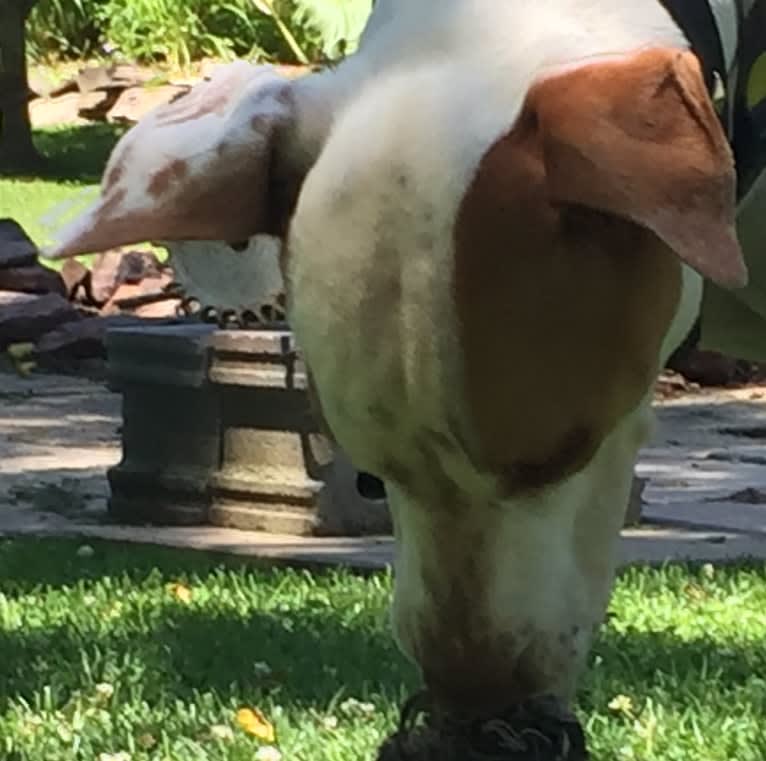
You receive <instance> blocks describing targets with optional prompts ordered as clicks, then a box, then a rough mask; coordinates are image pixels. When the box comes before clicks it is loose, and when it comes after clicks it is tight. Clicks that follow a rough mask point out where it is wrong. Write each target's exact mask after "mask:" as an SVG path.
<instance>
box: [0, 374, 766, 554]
mask: <svg viewBox="0 0 766 761" xmlns="http://www.w3.org/2000/svg"><path fill="white" fill-rule="evenodd" d="M657 406H658V426H657V431H656V433H655V436H654V439H653V441H652V443H651V446H649V447H647V449H646V450H645V451H644V453H643V456H642V458H641V462H640V465H639V468H638V473H639V475H641V476H642V477H644V478H646V479H648V484H647V488H646V491H645V494H644V497H645V499H646V501H647V504H646V507H645V510H644V516H645V522H644V525H643V526H642V527H640V528H638V529H630V530H626V531H624V532H623V537H622V545H621V562H622V563H637V562H642V563H661V562H664V561H666V560H669V559H682V558H691V559H696V560H703V561H711V562H716V561H723V560H730V559H735V558H740V557H746V556H753V557H758V558H762V559H765V560H766V467H764V466H765V465H766V387H764V388H760V387H755V388H754V387H749V388H746V389H742V390H737V391H715V392H702V393H697V394H693V395H689V396H684V397H681V398H679V399H676V400H673V401H666V402H662V403H659V404H658V405H657ZM119 426H120V398H119V396H118V395H117V394H114V393H112V392H110V391H108V390H107V389H106V388H105V386H104V385H102V384H98V383H93V382H91V381H87V380H82V379H79V378H72V377H65V376H55V375H33V376H30V377H28V378H25V377H20V376H18V375H16V374H14V373H10V372H3V371H0V536H14V535H27V536H77V537H82V538H83V539H84V540H85V539H88V538H100V539H110V540H117V541H129V542H139V543H150V544H160V545H165V546H169V547H186V548H193V549H200V550H212V551H219V552H228V553H235V554H241V555H247V556H252V557H254V558H256V559H259V560H263V561H264V562H278V563H287V564H296V565H326V564H343V565H348V566H350V567H354V568H358V569H375V568H382V567H385V566H387V565H389V564H390V562H391V559H392V552H393V542H392V540H391V539H390V538H389V537H373V538H365V539H312V538H300V537H293V536H279V535H273V534H262V533H257V532H247V531H236V530H232V529H220V528H208V527H192V528H158V527H156V526H151V527H150V526H147V527H135V526H122V525H115V524H113V523H110V522H109V520H108V516H107V512H106V503H107V498H108V493H109V489H108V485H107V481H106V475H105V473H106V470H107V468H109V467H110V466H112V465H114V464H116V463H117V462H118V461H119V459H120V438H119Z"/></svg>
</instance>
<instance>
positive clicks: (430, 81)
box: [288, 0, 701, 695]
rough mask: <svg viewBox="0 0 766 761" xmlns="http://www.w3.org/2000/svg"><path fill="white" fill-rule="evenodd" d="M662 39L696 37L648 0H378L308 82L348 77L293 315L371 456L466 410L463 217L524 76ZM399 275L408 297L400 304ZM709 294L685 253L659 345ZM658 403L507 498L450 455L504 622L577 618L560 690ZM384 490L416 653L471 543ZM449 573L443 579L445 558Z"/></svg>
mask: <svg viewBox="0 0 766 761" xmlns="http://www.w3.org/2000/svg"><path fill="white" fill-rule="evenodd" d="M652 45H675V46H678V47H684V46H686V43H685V41H684V38H683V36H682V35H681V33H680V31H679V30H678V29H677V28H676V27H675V26H674V25H673V23H672V22H671V20H670V18H669V17H668V15H667V14H666V12H665V11H664V9H662V7H661V6H660V5H659V3H656V2H654V1H653V0H626V1H623V2H614V0H590V1H589V2H584V1H582V0H580V1H577V0H558V1H557V0H536V1H535V2H528V0H433V1H432V2H427V1H426V0H422V1H421V2H412V0H380V2H378V4H377V6H376V10H375V13H374V14H373V16H372V18H371V20H370V23H369V25H368V28H367V30H366V32H365V35H364V37H363V39H362V43H361V46H360V49H359V52H358V53H357V54H356V55H355V56H353V57H352V58H351V59H349V60H348V62H346V63H345V64H344V65H342V66H341V67H340V68H339V69H338V70H337V71H333V72H331V73H329V74H327V75H324V76H323V77H322V78H318V79H316V80H314V81H313V82H310V83H307V84H306V88H307V90H308V89H311V90H313V97H315V98H318V97H320V96H319V93H321V91H322V90H323V88H325V87H326V88H327V90H328V92H329V91H334V92H339V91H343V92H344V93H346V94H345V95H344V96H343V97H342V98H341V99H340V100H341V101H342V102H343V104H344V105H343V107H342V108H339V110H338V112H337V113H336V115H335V116H334V117H333V118H332V119H330V120H328V122H327V123H326V125H325V126H326V129H328V130H329V138H328V139H327V142H326V144H325V146H324V149H323V152H322V154H321V156H320V158H319V160H318V162H317V163H316V165H315V166H314V168H313V170H312V171H311V173H310V174H309V176H308V178H307V180H306V183H305V185H304V187H303V191H302V193H301V197H300V200H299V204H298V208H297V211H296V214H295V217H294V219H293V223H292V226H291V231H290V237H289V246H290V249H291V257H290V269H289V272H288V276H289V278H290V280H291V285H292V297H293V298H292V304H291V321H292V325H293V327H294V329H295V332H296V336H297V339H298V342H299V344H300V346H301V348H302V350H303V352H304V353H305V355H306V358H307V361H308V363H309V365H310V366H311V368H312V371H313V372H314V374H315V376H316V380H317V385H318V387H319V389H320V394H321V398H322V404H323V410H324V413H325V415H326V417H327V419H328V421H329V423H330V425H331V427H332V429H333V431H334V433H335V434H336V435H337V436H338V438H339V441H340V442H341V444H342V445H343V447H344V448H345V449H346V451H348V452H349V454H350V455H351V457H352V459H353V460H354V462H355V464H356V465H357V466H358V467H361V468H366V469H369V470H372V471H373V472H375V471H376V470H379V469H380V467H381V465H382V462H381V459H380V458H381V456H382V453H384V452H386V451H391V450H392V448H395V449H396V451H397V452H398V453H400V454H401V453H404V454H406V455H407V456H409V457H411V458H412V462H417V452H416V451H415V449H414V448H412V449H411V450H410V449H409V448H411V447H412V440H413V437H414V436H416V435H417V433H418V431H420V430H423V429H432V430H436V431H440V432H443V433H444V432H446V431H445V426H444V421H445V420H446V419H447V417H448V416H449V415H450V414H454V413H456V412H459V409H458V406H459V403H460V402H459V395H458V391H457V385H458V382H457V376H458V352H459V346H457V345H456V343H455V335H456V333H457V330H456V325H455V314H454V306H453V303H452V299H451V295H450V287H449V286H450V282H451V279H452V261H453V244H452V233H453V228H454V221H455V215H456V212H457V209H458V206H459V204H460V202H461V199H462V198H463V196H464V195H465V192H466V189H467V187H468V185H469V183H470V181H471V179H472V177H473V174H474V172H475V171H476V168H477V165H478V162H479V161H480V159H481V157H482V155H483V154H484V153H485V152H486V150H487V149H488V148H489V147H490V146H491V145H492V144H493V143H494V142H495V140H496V139H497V138H498V137H499V136H500V135H501V134H503V133H504V132H506V131H507V130H509V129H510V127H511V126H512V124H513V122H514V120H515V118H516V116H517V114H518V112H519V109H520V107H521V103H522V99H523V97H524V95H525V93H526V92H527V90H528V88H529V86H530V83H531V82H532V81H533V80H534V79H535V78H536V77H539V76H541V75H543V74H544V73H545V72H546V71H550V70H551V69H552V68H554V67H560V66H566V65H571V64H572V63H574V62H578V61H588V60H590V59H592V58H594V57H601V56H604V55H620V54H622V53H626V52H628V51H632V50H636V49H640V48H643V47H647V46H652ZM352 85H353V86H352ZM334 88H338V89H334ZM402 177H403V178H405V184H404V185H402V180H401V178H402ZM430 243H433V244H434V245H432V246H431V245H430ZM392 293H394V294H397V295H398V298H394V299H393V303H394V306H393V311H387V307H388V305H389V304H390V303H391V298H390V294H392ZM700 293H701V281H700V278H699V276H698V275H696V274H695V273H693V272H692V271H691V270H688V269H687V268H684V293H683V298H682V300H681V303H680V305H679V311H678V315H677V318H676V320H675V322H674V324H673V326H672V327H671V329H670V331H669V333H668V337H667V339H666V342H665V347H664V349H663V353H664V354H668V353H669V351H670V350H672V348H673V347H674V346H675V345H677V344H678V343H679V342H680V340H681V339H682V338H683V337H684V335H685V333H686V332H688V330H689V329H690V328H691V325H692V323H693V320H694V318H695V315H696V313H697V310H698V307H699V298H700ZM647 308H648V309H650V308H651V305H647ZM374 405H378V406H380V407H383V408H384V409H385V410H387V411H389V412H390V413H393V414H394V416H395V417H396V423H395V426H394V429H393V430H392V429H390V428H386V427H385V426H382V425H381V424H380V422H379V420H378V416H376V414H375V412H374V409H372V408H373V407H374ZM649 416H650V411H649V401H648V399H647V400H645V402H644V403H643V404H642V405H641V406H640V408H639V409H637V410H636V411H635V412H634V413H632V415H630V416H628V417H626V418H625V419H624V420H623V421H622V423H621V424H620V425H619V426H618V428H617V429H615V430H614V431H613V432H612V433H611V435H610V436H609V437H608V438H607V439H606V440H605V441H604V443H603V446H602V447H601V449H600V451H599V452H598V454H597V455H596V457H595V458H594V459H593V460H592V462H591V463H590V464H589V465H588V466H587V468H586V469H584V470H583V471H582V472H580V473H578V474H577V475H575V476H574V477H572V478H570V479H568V480H567V481H565V482H564V483H562V484H559V485H558V486H557V487H555V488H553V489H549V490H547V491H546V492H544V493H542V494H539V495H537V496H535V497H530V498H527V499H518V500H512V501H507V502H505V503H502V504H498V503H497V501H496V500H495V499H493V496H492V495H493V494H494V491H495V490H494V484H492V483H490V482H488V480H487V479H486V478H485V477H482V476H480V475H479V474H477V473H474V472H472V469H471V467H470V465H469V464H468V463H466V462H465V461H461V460H460V458H458V459H454V458H453V459H452V460H449V459H448V458H445V459H444V462H443V463H442V465H443V466H444V467H445V469H446V470H447V471H448V472H450V474H451V475H452V476H453V477H454V478H455V479H456V480H458V482H459V483H461V484H462V485H463V486H464V488H468V490H469V491H470V492H471V493H472V495H473V498H474V499H473V503H472V505H471V510H470V511H469V512H468V513H466V514H465V515H464V516H463V517H457V518H450V520H454V521H455V523H454V531H455V532H457V535H460V534H459V532H460V531H461V530H463V529H465V530H466V531H468V529H469V528H470V529H471V531H473V532H474V536H477V535H478V536H480V538H481V540H482V542H481V543H482V544H486V546H488V547H489V548H490V549H489V550H486V551H488V552H489V553H490V555H491V561H492V562H491V571H490V573H489V576H488V578H486V579H485V580H484V583H486V584H487V586H488V589H487V590H486V591H487V593H488V594H489V599H490V600H491V621H490V622H489V624H488V625H489V627H490V628H491V629H492V631H493V632H496V633H498V634H500V633H507V632H511V633H516V634H517V635H518V638H517V645H518V647H519V648H523V646H524V642H523V636H527V637H528V636H531V635H529V634H527V635H522V634H521V632H523V631H524V630H525V626H527V627H531V629H529V628H528V630H529V631H534V632H535V635H534V636H536V637H542V638H543V639H544V640H545V641H546V642H547V643H548V644H549V645H550V647H551V648H552V649H554V650H555V649H556V648H558V649H561V648H562V647H564V646H563V645H562V644H560V643H559V638H560V636H561V635H562V633H564V632H566V631H571V630H572V629H573V627H575V626H576V627H577V631H578V634H577V637H576V642H575V647H574V651H573V653H572V655H571V659H570V663H569V667H568V668H565V669H564V670H563V671H562V672H561V673H560V674H558V675H557V676H556V678H555V679H554V680H553V681H552V683H551V684H550V685H548V686H549V687H550V690H551V691H553V692H557V693H559V694H562V695H564V694H569V692H570V691H571V687H572V684H573V681H574V676H575V674H576V671H577V667H578V665H579V664H580V662H581V661H582V658H583V656H584V654H585V652H586V651H587V647H588V645H589V643H590V639H591V632H592V630H593V628H594V626H596V625H597V624H598V622H599V621H600V619H601V617H602V615H603V612H604V609H605V606H606V602H607V599H608V595H609V589H610V587H611V582H612V575H613V568H614V552H615V543H616V539H617V536H618V534H619V527H620V525H621V522H622V520H623V515H624V511H625V506H626V504H627V499H628V494H629V490H630V484H631V478H632V473H633V465H634V462H635V459H636V456H637V452H638V448H639V446H640V445H641V443H642V441H643V438H644V437H645V435H646V432H647V430H648V421H649ZM428 478H429V474H428V473H427V472H426V473H423V479H424V481H427V480H428ZM389 491H390V503H391V507H392V511H393V514H394V519H395V524H396V536H397V581H396V595H395V601H394V607H393V615H394V625H395V629H396V631H397V635H398V638H399V641H400V643H401V645H402V647H403V649H404V650H405V651H406V652H408V653H410V654H411V655H412V656H413V657H416V653H417V650H418V642H417V638H418V633H417V632H418V628H419V627H420V626H422V621H423V617H425V618H426V619H427V618H428V617H429V616H430V618H431V619H432V620H437V619H438V617H439V616H440V611H438V610H437V609H436V608H435V603H434V601H433V598H432V597H431V595H432V594H433V591H434V590H433V588H430V589H429V588H428V587H427V584H426V581H425V579H426V578H427V577H428V578H433V575H434V574H433V572H432V571H433V570H434V569H436V570H438V569H439V568H440V566H442V570H444V569H443V565H444V564H445V563H450V562H452V563H459V562H462V561H461V560H460V559H459V558H458V559H456V558H455V555H454V554H453V555H452V556H451V558H450V557H447V556H445V553H444V550H443V548H442V547H441V546H440V545H439V544H438V542H437V540H436V539H435V537H436V536H438V535H439V531H438V530H437V525H436V522H437V521H438V520H440V519H438V518H436V517H435V516H434V511H433V507H434V506H433V505H429V504H423V503H421V502H419V501H418V499H416V498H415V497H414V496H413V495H412V494H409V493H404V492H403V491H402V490H401V489H399V488H398V487H397V485H396V484H392V485H390V488H389ZM463 523H464V524H465V525H463ZM466 552H467V553H468V554H470V547H469V548H467V549H466ZM465 557H466V558H467V557H468V555H466V556H465ZM463 559H465V558H463ZM452 570H453V571H455V572H459V571H460V569H452ZM429 571H431V572H429ZM438 575H439V574H437V576H438ZM442 576H443V578H444V579H445V581H444V582H443V583H444V584H449V583H450V581H449V580H450V573H443V574H442ZM445 635H448V633H447V632H445ZM557 643H559V644H557Z"/></svg>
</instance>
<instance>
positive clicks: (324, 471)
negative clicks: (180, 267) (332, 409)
mask: <svg viewBox="0 0 766 761" xmlns="http://www.w3.org/2000/svg"><path fill="white" fill-rule="evenodd" d="M107 351H108V355H109V372H110V379H111V385H112V387H113V388H115V389H117V390H119V391H121V392H122V394H123V417H124V424H123V459H122V462H121V463H120V464H119V465H117V466H116V467H115V468H112V469H111V470H110V472H109V481H110V485H111V488H112V497H111V501H110V512H111V514H112V515H113V516H115V517H116V518H118V519H119V520H121V521H125V522H131V523H135V522H140V523H161V524H171V525H179V524H201V523H211V524H214V525H218V526H229V527H234V528H242V529H253V530H264V531H270V532H272V533H283V534H300V535H320V534H321V535H346V536H349V535H364V534H384V533H389V532H390V530H391V524H390V517H389V514H388V510H387V506H386V504H385V502H384V501H381V500H374V501H371V500H365V499H364V498H362V497H361V496H360V494H359V493H358V491H357V475H358V474H357V471H356V470H355V469H354V468H353V466H352V465H351V464H350V462H349V461H348V458H347V457H346V456H345V455H344V453H343V452H342V451H340V450H339V449H337V448H336V447H334V446H333V445H332V444H331V443H330V442H329V441H328V440H327V439H325V438H324V437H323V436H322V435H321V434H320V433H319V431H318V427H317V424H316V421H315V420H314V418H313V416H312V415H311V412H310V408H309V403H308V398H307V395H306V375H305V370H304V367H303V364H302V361H301V359H300V356H299V353H298V352H297V350H296V348H295V346H294V343H293V339H292V335H291V333H290V332H289V331H286V330H269V329H258V330H242V329H238V330H220V329H217V328H216V327H215V326H214V325H207V324H202V323H191V322H188V323H185V324H182V325H176V326H170V327H160V328H156V327H141V328H129V329H120V330H113V331H110V332H109V333H108V336H107Z"/></svg>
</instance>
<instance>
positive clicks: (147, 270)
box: [90, 251, 162, 305]
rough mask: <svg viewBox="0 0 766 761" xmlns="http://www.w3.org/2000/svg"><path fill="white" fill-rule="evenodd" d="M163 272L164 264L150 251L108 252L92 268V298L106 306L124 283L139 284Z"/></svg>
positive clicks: (99, 257) (101, 255)
mask: <svg viewBox="0 0 766 761" xmlns="http://www.w3.org/2000/svg"><path fill="white" fill-rule="evenodd" d="M161 272H162V264H161V263H160V262H159V260H158V259H157V257H156V256H155V255H154V254H152V253H151V252H149V251H107V252H105V253H103V254H100V255H99V256H98V258H97V259H96V260H95V261H94V263H93V266H92V267H91V275H90V287H91V296H92V298H93V300H94V302H95V303H96V304H98V305H102V304H105V303H106V302H108V301H109V300H110V299H111V298H112V296H113V295H114V293H115V291H116V290H117V288H118V287H119V286H120V285H122V284H123V283H130V284H135V283H139V282H140V281H141V280H143V279H144V278H147V277H158V276H159V275H160V273H161Z"/></svg>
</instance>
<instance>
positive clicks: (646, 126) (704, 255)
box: [527, 48, 747, 287]
mask: <svg viewBox="0 0 766 761" xmlns="http://www.w3.org/2000/svg"><path fill="white" fill-rule="evenodd" d="M527 113H531V114H533V115H534V117H533V118H534V119H536V120H537V129H538V130H539V133H538V134H539V138H540V141H541V149H542V153H543V155H542V158H543V162H544V165H545V172H546V186H547V189H548V193H549V195H550V199H551V200H552V201H553V202H554V203H563V204H576V205H580V206H585V207H589V208H592V209H597V210H600V211H604V212H607V213H612V214H615V215H617V216H621V217H623V218H627V219H630V220H632V221H634V222H636V223H638V224H640V225H642V226H643V227H646V228H648V229H650V230H652V231H653V232H654V233H655V234H656V235H657V236H658V237H659V238H660V239H662V240H663V241H664V242H665V243H666V244H667V245H668V246H669V247H670V248H671V249H672V250H673V251H675V252H676V254H678V256H679V257H680V258H681V259H682V260H683V261H684V262H686V263H687V264H689V265H690V266H691V267H693V268H694V269H696V270H697V271H698V272H700V273H701V274H702V275H704V276H706V277H708V278H710V279H711V280H713V281H715V282H716V283H718V284H720V285H723V286H728V287H738V286H743V285H745V283H746V282H747V270H746V266H745V263H744V260H743V257H742V252H741V250H740V247H739V244H738V242H737V237H736V232H735V227H734V223H735V213H736V174H735V171H734V162H733V158H732V153H731V150H730V147H729V144H728V142H727V140H726V137H725V135H724V133H723V130H722V128H721V126H720V124H719V121H718V118H717V117H716V114H715V111H714V110H713V106H712V103H711V100H710V97H709V96H708V93H707V90H706V88H705V84H704V80H703V77H702V72H701V70H700V66H699V63H698V61H697V59H696V57H695V56H694V55H693V54H691V53H688V52H685V51H680V50H676V49H664V48H662V49H652V50H648V51H643V52H641V53H638V54H635V55H632V56H628V57H626V58H620V59H614V60H609V61H601V62H598V63H593V64H589V65H587V66H583V67H578V68H576V69H573V70H569V71H566V72H565V73H559V74H557V75H554V76H550V77H548V78H546V79H543V80H542V81H540V82H539V83H537V84H536V85H535V87H534V88H533V89H532V90H531V91H530V94H529V100H528V102H527Z"/></svg>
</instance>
